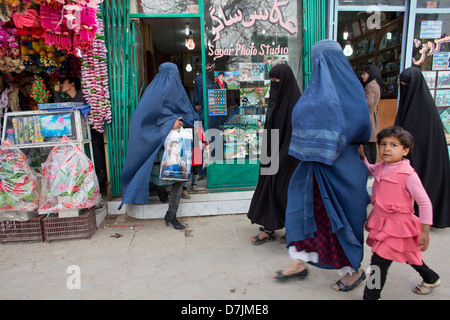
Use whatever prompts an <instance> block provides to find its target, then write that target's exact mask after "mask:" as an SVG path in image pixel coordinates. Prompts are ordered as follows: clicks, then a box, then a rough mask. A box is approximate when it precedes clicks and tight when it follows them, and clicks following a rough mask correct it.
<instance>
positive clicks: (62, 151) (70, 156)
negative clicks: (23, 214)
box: [38, 136, 101, 214]
mask: <svg viewBox="0 0 450 320" xmlns="http://www.w3.org/2000/svg"><path fill="white" fill-rule="evenodd" d="M100 198H101V196H100V193H99V184H98V179H97V175H96V174H95V170H94V164H93V163H92V161H91V160H89V158H88V157H87V156H86V155H85V154H84V153H83V152H82V151H81V150H80V148H78V146H76V145H75V144H74V143H73V142H72V141H71V140H70V139H69V138H67V137H66V136H63V137H62V138H61V140H60V141H59V143H58V145H57V146H55V147H54V148H53V149H52V151H51V152H50V154H49V155H48V158H47V160H46V161H45V162H44V163H43V164H42V190H41V200H40V203H39V210H38V212H39V214H49V213H56V212H60V211H61V210H68V209H81V208H91V207H93V206H95V205H97V204H98V203H99V201H100Z"/></svg>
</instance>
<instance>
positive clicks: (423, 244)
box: [419, 231, 430, 252]
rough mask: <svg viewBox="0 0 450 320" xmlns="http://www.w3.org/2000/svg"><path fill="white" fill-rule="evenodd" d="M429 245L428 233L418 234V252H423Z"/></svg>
mask: <svg viewBox="0 0 450 320" xmlns="http://www.w3.org/2000/svg"><path fill="white" fill-rule="evenodd" d="M429 244H430V234H429V233H428V232H426V231H425V232H423V231H422V233H421V234H420V239H419V247H420V251H422V252H425V251H426V250H427V249H428V245H429Z"/></svg>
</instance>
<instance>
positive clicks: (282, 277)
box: [275, 268, 308, 281]
mask: <svg viewBox="0 0 450 320" xmlns="http://www.w3.org/2000/svg"><path fill="white" fill-rule="evenodd" d="M276 274H277V276H276V277H275V279H277V280H280V281H286V280H289V279H294V278H298V279H304V278H305V277H306V276H307V275H308V269H307V268H306V269H305V270H303V271H300V272H297V273H294V274H290V275H288V276H285V275H284V274H283V273H282V271H281V270H279V271H277V272H276Z"/></svg>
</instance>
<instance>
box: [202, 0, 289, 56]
mask: <svg viewBox="0 0 450 320" xmlns="http://www.w3.org/2000/svg"><path fill="white" fill-rule="evenodd" d="M288 5H289V1H278V0H273V4H272V7H271V8H270V9H268V8H263V9H251V10H249V9H246V11H251V12H243V11H242V10H241V9H239V8H238V9H236V10H233V12H231V13H229V14H228V16H227V15H226V13H225V12H224V10H223V8H222V5H219V6H218V9H217V10H216V7H214V6H213V5H211V6H210V7H209V14H210V18H211V20H212V21H213V25H212V30H213V34H214V35H215V38H214V39H213V40H212V41H213V42H214V41H217V40H219V39H221V32H222V31H223V30H225V29H227V28H228V27H230V26H233V25H235V24H238V26H239V28H241V27H242V28H244V29H247V28H250V27H252V26H254V24H255V23H256V22H257V21H261V22H270V23H271V24H273V25H278V26H280V27H281V28H282V29H284V30H285V31H287V32H288V33H289V34H291V35H294V34H296V33H297V20H296V19H289V20H288V19H286V18H285V17H284V15H283V11H284V10H286V8H285V7H286V6H288ZM283 9H284V10H283ZM288 54H289V49H288V48H285V47H281V46H280V45H269V44H261V45H260V46H259V47H255V46H253V45H249V44H244V43H237V44H234V45H233V46H231V47H227V48H217V47H216V46H215V45H213V44H211V43H209V44H208V55H209V56H215V57H214V60H216V59H218V58H222V57H223V56H255V55H288Z"/></svg>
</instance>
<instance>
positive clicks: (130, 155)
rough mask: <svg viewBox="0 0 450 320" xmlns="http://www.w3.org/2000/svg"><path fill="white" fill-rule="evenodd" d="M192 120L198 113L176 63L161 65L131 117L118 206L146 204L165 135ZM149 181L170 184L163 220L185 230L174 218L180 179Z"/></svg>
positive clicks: (178, 199) (191, 125)
mask: <svg viewBox="0 0 450 320" xmlns="http://www.w3.org/2000/svg"><path fill="white" fill-rule="evenodd" d="M195 120H198V115H197V114H196V113H195V111H194V109H193V108H192V105H191V102H190V101H189V98H188V96H187V93H186V90H185V89H184V87H183V85H182V83H181V80H180V73H179V71H178V68H177V66H176V65H175V64H173V63H170V62H167V63H163V64H161V65H160V66H159V73H158V74H157V75H156V76H155V78H154V79H153V81H152V82H151V83H150V85H149V86H148V87H147V89H146V91H145V93H144V95H143V96H142V98H141V100H140V101H139V104H138V106H137V108H136V110H135V111H134V114H133V118H132V119H131V124H130V136H129V143H128V151H127V157H126V160H125V164H124V166H123V169H122V172H121V174H120V180H121V183H122V189H123V195H122V203H121V204H120V207H119V209H120V208H121V207H122V205H124V204H146V203H148V200H149V198H148V197H149V181H150V176H151V173H152V168H153V171H154V172H156V171H158V169H156V170H155V168H159V164H160V163H159V162H158V161H160V159H161V158H162V151H163V149H164V148H163V144H164V140H165V138H166V136H167V135H168V134H169V132H170V131H171V130H172V129H174V130H177V129H179V128H180V127H181V126H182V125H184V126H189V127H193V126H194V121H195ZM158 175H159V171H158ZM152 182H153V183H155V184H156V185H157V186H158V185H163V184H165V185H171V186H172V190H171V195H170V197H169V209H168V211H167V214H166V216H165V221H166V224H167V225H168V224H169V222H170V223H171V224H172V225H173V226H174V228H176V229H184V227H185V226H184V225H183V224H181V223H179V221H178V220H177V218H176V214H177V211H178V206H179V202H180V198H181V193H182V190H183V182H182V181H181V182H180V181H165V180H160V179H158V177H154V178H152Z"/></svg>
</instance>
